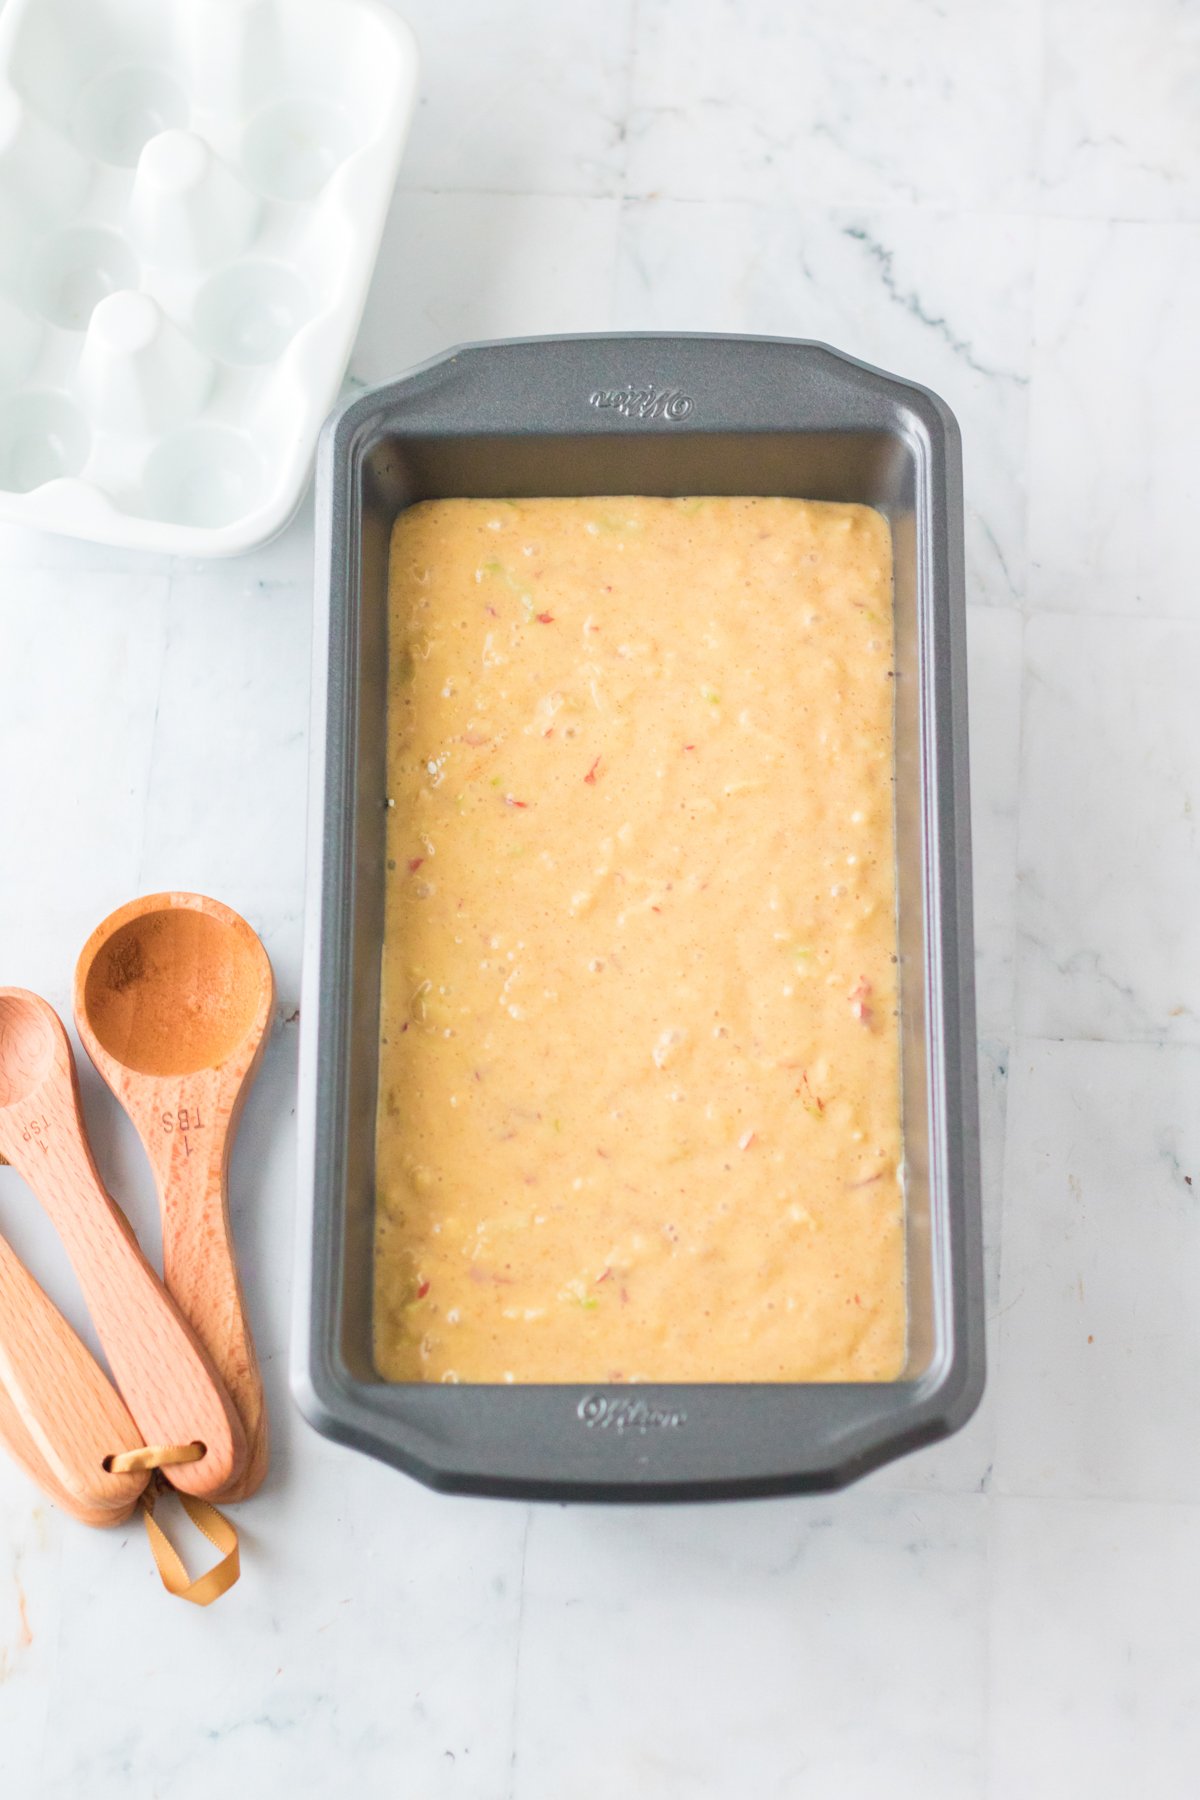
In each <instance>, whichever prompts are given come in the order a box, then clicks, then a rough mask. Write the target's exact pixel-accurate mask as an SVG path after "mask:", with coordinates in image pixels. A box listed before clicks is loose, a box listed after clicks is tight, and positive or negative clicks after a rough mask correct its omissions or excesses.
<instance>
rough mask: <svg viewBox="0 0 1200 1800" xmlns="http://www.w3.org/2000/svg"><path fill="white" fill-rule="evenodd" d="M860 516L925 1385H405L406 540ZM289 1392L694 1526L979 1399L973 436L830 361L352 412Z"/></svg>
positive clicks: (637, 345)
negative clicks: (887, 541) (705, 498)
mask: <svg viewBox="0 0 1200 1800" xmlns="http://www.w3.org/2000/svg"><path fill="white" fill-rule="evenodd" d="M553 494H785V495H787V494H790V495H799V496H804V497H807V498H810V499H820V500H844V501H861V502H865V503H866V504H868V505H871V506H876V507H878V508H880V510H881V511H883V512H884V513H885V514H886V515H887V517H888V519H889V520H890V522H891V527H892V532H893V538H894V547H895V571H896V574H895V605H896V638H897V643H896V670H897V681H896V704H897V721H896V722H897V769H896V775H897V780H896V791H897V841H898V862H899V941H900V958H901V1028H902V1038H903V1081H904V1141H905V1170H906V1195H907V1221H908V1224H907V1249H908V1304H909V1359H908V1365H907V1368H906V1370H905V1372H904V1375H903V1377H902V1378H901V1379H900V1380H898V1381H895V1382H889V1383H882V1384H870V1385H868V1384H849V1383H846V1384H842V1383H838V1384H828V1383H825V1384H822V1383H812V1384H808V1383H805V1384H721V1385H718V1384H707V1383H706V1384H703V1385H694V1386H692V1385H687V1386H685V1385H661V1386H660V1385H655V1386H650V1385H646V1386H638V1387H633V1388H631V1387H628V1386H626V1387H579V1386H566V1385H564V1386H511V1387H501V1386H491V1385H486V1386H485V1385H466V1384H464V1385H462V1386H441V1385H422V1384H411V1385H403V1386H398V1385H389V1384H388V1383H385V1382H383V1381H381V1380H380V1379H379V1377H378V1374H377V1373H376V1370H375V1367H374V1364H373V1361H372V1350H371V1309H372V1279H371V1261H372V1230H373V1210H374V1132H375V1097H376V1074H377V1046H378V1036H379V971H380V947H381V942H382V932H383V895H384V860H385V859H384V814H385V803H386V790H385V754H384V749H385V733H386V719H385V703H386V671H387V604H386V602H387V559H388V540H389V534H390V532H391V528H392V524H393V521H394V520H395V518H396V515H397V514H398V513H399V512H400V511H401V510H402V509H403V508H404V507H406V506H409V505H411V504H412V503H413V502H414V501H416V500H421V499H427V498H430V497H442V496H447V495H468V496H475V497H493V496H494V497H496V498H505V497H509V498H511V497H514V496H519V495H553ZM311 782H312V792H311V815H310V840H309V877H308V917H307V930H306V943H305V973H304V994H303V1006H302V1018H301V1067H300V1107H299V1139H300V1183H299V1185H300V1196H301V1207H300V1218H299V1227H298V1229H299V1239H300V1245H299V1253H300V1272H299V1280H298V1282H297V1292H296V1318H295V1331H294V1346H293V1387H294V1391H295V1394H296V1398H297V1400H298V1402H299V1404H300V1407H301V1409H302V1411H303V1412H304V1413H305V1415H306V1416H307V1417H308V1419H309V1420H310V1421H311V1422H312V1424H313V1425H315V1426H316V1427H317V1429H318V1430H319V1431H323V1432H325V1433H327V1434H328V1435H329V1436H330V1437H333V1438H337V1439H339V1440H340V1441H341V1442H343V1443H346V1444H351V1445H354V1446H355V1447H356V1448H358V1449H360V1450H365V1451H367V1452H368V1453H369V1454H371V1455H373V1456H378V1457H382V1458H383V1459H384V1460H385V1461H387V1462H391V1463H395V1464H396V1465H397V1466H398V1467H399V1468H402V1469H405V1470H407V1471H408V1473H409V1474H411V1475H414V1476H416V1477H417V1478H418V1479H419V1480H421V1481H425V1482H428V1483H429V1484H430V1485H431V1486H433V1487H438V1488H443V1489H449V1490H456V1491H460V1492H469V1493H482V1494H504V1495H512V1496H520V1497H524V1498H544V1499H558V1500H563V1499H581V1500H603V1499H612V1500H680V1499H704V1498H708V1499H716V1498H721V1497H726V1496H737V1495H753V1494H773V1493H785V1492H789V1491H796V1490H806V1489H809V1490H813V1489H821V1488H830V1487H837V1486H840V1485H841V1484H843V1483H845V1482H847V1481H850V1480H852V1479H853V1478H854V1477H856V1476H858V1475H861V1474H862V1473H864V1472H865V1471H866V1470H868V1469H870V1468H872V1467H874V1466H875V1465H876V1464H878V1463H880V1462H884V1461H886V1460H887V1459H888V1458H890V1457H895V1456H898V1455H901V1454H902V1453H904V1452H905V1451H909V1450H913V1449H915V1448H916V1447H917V1446H919V1445H921V1444H926V1443H929V1442H931V1441H932V1440H933V1439H935V1438H939V1437H942V1436H944V1435H946V1434H947V1433H949V1432H951V1431H954V1430H956V1429H957V1428H958V1427H959V1426H960V1425H962V1424H963V1423H964V1422H965V1420H966V1419H967V1418H968V1417H969V1416H970V1414H971V1412H972V1411H973V1410H974V1407H975V1405H976V1404H977V1402H978V1400H979V1397H980V1394H981V1392H982V1389H983V1380H984V1325H983V1277H982V1268H981V1252H980V1219H979V1151H978V1121H977V1102H976V1091H975V1032H974V1001H973V985H972V936H971V865H970V846H969V837H968V804H967V705H966V650H965V622H964V609H963V574H962V485H961V473H960V455H959V437H958V429H957V426H956V425H955V422H954V419H953V417H952V415H951V414H950V412H949V411H948V409H947V408H946V407H945V406H944V405H943V403H942V402H941V401H940V400H939V399H937V398H936V397H935V396H934V395H933V394H930V393H929V392H927V391H926V390H925V389H924V388H920V387H915V386H913V385H912V384H911V383H909V382H905V381H900V380H898V379H897V378H896V377H895V376H892V375H887V374H883V373H881V372H880V371H879V370H877V369H872V368H868V367H867V366H866V365H864V364H862V363H859V362H855V361H853V360H851V359H850V358H848V357H845V356H842V355H840V354H838V353H837V352H836V351H834V350H830V349H828V348H826V347H825V346H824V345H821V344H812V343H796V342H790V341H788V340H784V339H778V338H738V337H693V336H679V337H674V336H657V335H655V336H607V337H574V338H541V339H526V340H519V341H513V342H506V343H495V344H474V345H470V346H468V347H466V348H464V349H461V350H456V351H452V352H451V353H449V354H448V355H446V356H443V357H441V358H439V359H438V360H437V361H436V362H432V363H428V364H426V365H425V366H424V367H423V368H420V369H418V370H416V371H415V372H414V373H412V374H411V375H408V376H406V377H405V378H404V379H402V380H399V381H396V382H394V383H392V384H391V385H389V386H387V387H382V388H379V389H377V390H375V391H374V392H372V393H368V394H365V395H363V396H362V397H361V398H359V399H356V400H354V401H352V402H351V403H350V404H349V405H348V406H347V407H345V408H344V410H343V411H342V412H341V413H339V414H338V415H337V416H335V418H334V419H332V420H331V421H330V423H329V424H328V425H327V427H326V429H325V433H324V437H323V440H322V443H321V449H320V455H319V462H318V473H317V586H316V635H315V655H314V669H313V729H312V774H311Z"/></svg>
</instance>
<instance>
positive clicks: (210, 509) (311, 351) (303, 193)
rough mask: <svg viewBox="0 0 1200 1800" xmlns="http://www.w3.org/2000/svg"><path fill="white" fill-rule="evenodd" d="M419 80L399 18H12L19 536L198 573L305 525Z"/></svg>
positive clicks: (332, 8) (282, 8)
mask: <svg viewBox="0 0 1200 1800" xmlns="http://www.w3.org/2000/svg"><path fill="white" fill-rule="evenodd" d="M414 82H415V53H414V51H413V47H412V42H411V38H410V37H409V35H408V33H407V30H406V28H405V27H404V26H403V25H401V24H400V22H399V21H398V20H397V19H396V18H395V16H394V15H393V14H391V13H390V12H389V11H387V9H386V8H384V7H383V6H381V5H380V4H379V3H378V0H95V3H94V4H91V3H88V0H9V5H8V8H7V9H6V12H5V13H4V14H3V15H0V516H3V517H6V518H9V519H18V520H19V519H22V518H27V519H28V520H29V521H30V522H35V523H38V524H40V525H48V526H50V527H51V528H55V529H59V530H63V531H68V532H78V533H79V534H81V535H86V536H97V537H103V538H105V539H106V540H107V541H109V542H115V543H128V544H132V545H139V544H145V545H147V546H152V547H158V548H168V549H181V550H183V549H186V550H190V551H193V552H199V553H204V551H206V550H207V551H209V552H210V553H222V552H225V551H230V550H235V549H240V548H244V547H246V546H247V545H248V544H249V543H252V542H256V541H261V539H262V538H263V537H265V536H268V535H270V533H271V531H273V530H275V529H278V528H279V526H281V525H282V524H283V523H284V522H285V520H286V518H287V517H288V516H289V514H290V511H291V510H292V508H293V507H294V505H295V503H296V501H297V500H298V498H299V495H300V493H301V491H302V488H303V485H304V481H305V480H306V478H307V472H308V466H309V463H310V461H311V455H312V449H313V445H314V443H315V439H316V433H317V430H318V429H319V426H320V423H321V420H322V418H323V417H324V414H325V413H326V411H327V410H328V408H329V406H330V405H331V403H332V401H333V398H334V397H335V394H336V391H337V386H338V383H339V382H340V379H341V376H342V373H343V371H344V368H345V363H346V360H347V358H348V355H349V349H350V343H351V340H352V338H353V333H354V330H355V328H356V326H357V321H358V317H359V313H360V312H361V307H362V302H363V299H364V297H365V290H366V284H367V280H368V278H369V273H370V267H371V264H372V262H373V259H374V253H375V250H376V248H377V244H378V237H379V233H380V230H381V228H382V221H383V214H384V209H385V207H386V203H387V199H388V195H389V193H390V189H391V186H392V182H393V181H394V176H395V168H396V164H397V163H398V160H399V154H400V149H401V146H402V141H403V136H404V131H405V128H406V125H407V119H408V116H409V113H410V111H411V102H412V93H413V87H414Z"/></svg>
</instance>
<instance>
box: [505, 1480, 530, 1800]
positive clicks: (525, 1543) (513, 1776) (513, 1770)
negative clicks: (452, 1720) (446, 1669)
mask: <svg viewBox="0 0 1200 1800" xmlns="http://www.w3.org/2000/svg"><path fill="white" fill-rule="evenodd" d="M532 1530H533V1507H532V1506H528V1505H527V1506H526V1508H525V1530H524V1531H523V1532H522V1534H521V1572H520V1575H519V1577H518V1580H517V1631H516V1642H515V1644H514V1646H513V1674H512V1708H511V1711H510V1712H509V1718H508V1735H509V1740H510V1750H509V1760H508V1793H507V1795H506V1800H516V1792H517V1717H518V1714H519V1711H520V1699H521V1648H522V1644H523V1641H524V1636H525V1562H526V1558H527V1557H528V1554H529V1536H530V1533H531V1532H532Z"/></svg>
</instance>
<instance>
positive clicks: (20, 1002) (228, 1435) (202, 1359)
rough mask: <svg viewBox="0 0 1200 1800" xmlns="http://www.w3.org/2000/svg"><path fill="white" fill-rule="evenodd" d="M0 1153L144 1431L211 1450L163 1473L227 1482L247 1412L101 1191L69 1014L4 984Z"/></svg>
mask: <svg viewBox="0 0 1200 1800" xmlns="http://www.w3.org/2000/svg"><path fill="white" fill-rule="evenodd" d="M0 1154H2V1155H4V1156H6V1157H7V1158H8V1161H9V1162H10V1163H12V1165H13V1167H14V1168H15V1169H16V1170H17V1172H18V1174H20V1175H23V1176H24V1178H25V1180H26V1181H27V1182H28V1183H29V1185H30V1187H31V1188H32V1189H33V1190H34V1192H35V1194H36V1195H37V1196H38V1199H39V1200H40V1201H41V1202H42V1205H43V1206H44V1207H45V1209H46V1211H47V1212H48V1213H49V1215H50V1218H51V1220H52V1222H53V1224H54V1226H55V1228H56V1229H57V1231H58V1234H59V1236H60V1237H61V1238H62V1240H63V1243H64V1245H65V1246H66V1250H67V1254H68V1256H69V1257H70V1258H71V1262H72V1264H73V1265H74V1269H75V1273H76V1275H77V1276H78V1278H79V1285H80V1287H81V1288H82V1289H83V1297H84V1300H85V1301H86V1302H87V1307H88V1311H89V1312H90V1313H91V1315H92V1318H93V1319H94V1320H95V1324H96V1330H97V1331H98V1332H99V1334H100V1342H101V1343H102V1344H103V1345H104V1351H105V1355H106V1356H107V1357H108V1362H109V1366H110V1368H111V1369H112V1372H113V1375H114V1376H115V1378H116V1382H117V1386H118V1387H119V1388H120V1390H121V1397H122V1398H123V1400H124V1401H125V1403H126V1405H127V1406H128V1408H129V1410H130V1412H131V1413H132V1414H133V1417H134V1420H135V1421H136V1423H137V1428H138V1430H139V1432H140V1433H141V1435H142V1437H143V1438H144V1439H145V1440H146V1442H147V1443H150V1444H186V1443H193V1442H199V1443H202V1444H203V1445H204V1447H205V1448H204V1455H203V1456H201V1457H200V1458H199V1459H198V1460H197V1461H196V1462H189V1463H180V1464H178V1465H176V1466H175V1467H172V1468H170V1469H168V1470H166V1471H165V1472H166V1475H167V1479H168V1480H169V1481H171V1482H173V1483H174V1485H175V1486H176V1487H177V1488H181V1489H182V1490H183V1491H184V1492H185V1493H189V1494H202V1495H208V1494H212V1493H216V1492H218V1491H219V1490H221V1489H224V1488H225V1487H227V1486H228V1485H229V1483H230V1482H231V1481H234V1480H236V1479H238V1478H239V1477H240V1475H241V1473H242V1470H243V1468H244V1467H245V1460H246V1440H245V1433H244V1432H243V1430H242V1425H241V1420H240V1419H239V1418H238V1415H237V1413H236V1411H235V1410H234V1407H233V1404H232V1402H231V1401H230V1399H229V1396H228V1395H227V1394H226V1393H225V1390H224V1389H223V1388H222V1386H221V1382H220V1379H219V1377H218V1376H217V1374H216V1371H215V1370H214V1368H213V1366H212V1363H211V1362H210V1360H209V1358H208V1355H207V1353H206V1352H205V1350H204V1349H203V1347H202V1345H201V1344H200V1343H199V1341H198V1340H197V1338H196V1336H195V1334H194V1333H193V1331H192V1330H191V1328H190V1326H189V1325H188V1324H187V1323H186V1321H185V1320H184V1319H183V1318H182V1317H181V1316H180V1314H179V1312H178V1310H177V1309H176V1307H175V1304H174V1302H173V1301H172V1299H171V1296H170V1295H169V1294H168V1293H167V1290H166V1289H165V1288H164V1287H163V1285H162V1283H161V1282H160V1281H159V1279H158V1276H157V1275H156V1274H155V1273H154V1270H153V1269H152V1268H151V1267H150V1264H149V1263H148V1262H147V1261H146V1259H145V1257H144V1256H143V1255H142V1253H141V1250H140V1249H139V1248H138V1244H137V1240H136V1238H135V1237H134V1235H133V1232H132V1231H131V1230H130V1227H129V1224H128V1222H127V1221H126V1219H125V1216H124V1214H123V1213H122V1212H121V1211H120V1209H119V1208H118V1207H117V1205H116V1203H115V1201H113V1200H112V1199H110V1197H109V1195H108V1194H107V1193H106V1192H105V1190H104V1186H103V1184H102V1182H101V1180H100V1176H99V1174H98V1173H97V1170H96V1165H95V1163H94V1162H93V1161H92V1153H91V1150H90V1149H89V1147H88V1142H87V1137H86V1135H85V1133H84V1125H83V1117H82V1114H81V1112H80V1106H79V1081H78V1077H77V1075H76V1072H75V1058H74V1057H73V1056H72V1054H71V1046H70V1043H69V1042H68V1039H67V1034H66V1032H65V1031H64V1030H63V1026H62V1021H61V1020H60V1019H59V1017H58V1014H57V1013H56V1012H55V1011H54V1008H53V1007H52V1006H49V1005H47V1003H46V1001H45V1000H42V999H40V998H39V996H38V995H37V994H30V993H28V992H26V991H25V989H23V988H0Z"/></svg>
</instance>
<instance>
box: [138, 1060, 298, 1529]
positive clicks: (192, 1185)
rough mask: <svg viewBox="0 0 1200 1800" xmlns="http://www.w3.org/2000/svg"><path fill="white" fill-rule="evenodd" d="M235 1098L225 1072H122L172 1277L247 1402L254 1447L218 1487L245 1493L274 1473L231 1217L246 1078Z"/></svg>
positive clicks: (235, 1496)
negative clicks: (148, 1076) (233, 1152)
mask: <svg viewBox="0 0 1200 1800" xmlns="http://www.w3.org/2000/svg"><path fill="white" fill-rule="evenodd" d="M239 1087H240V1092H239V1093H237V1094H235V1095H234V1098H233V1101H232V1104H231V1102H230V1099H229V1095H228V1092H227V1090H226V1084H225V1082H224V1079H223V1077H222V1074H221V1071H219V1070H216V1069H211V1070H204V1071H202V1072H201V1073H199V1074H194V1075H184V1076H178V1077H175V1076H164V1077H161V1078H160V1079H158V1080H156V1081H155V1082H154V1083H153V1084H152V1085H150V1086H147V1084H146V1081H145V1078H142V1079H141V1080H140V1081H139V1082H137V1083H136V1084H135V1083H133V1082H131V1081H130V1080H128V1079H127V1078H125V1075H124V1072H123V1071H122V1072H118V1074H117V1079H116V1083H115V1092H116V1095H117V1098H118V1099H119V1100H120V1101H121V1103H122V1105H123V1106H124V1107H125V1110H126V1111H127V1112H128V1113H129V1116H130V1117H131V1119H132V1120H133V1122H134V1124H135V1125H136V1126H137V1129H138V1133H139V1135H140V1137H141V1139H142V1142H143V1144H144V1145H145V1147H146V1153H147V1155H148V1156H149V1158H150V1164H151V1167H152V1168H153V1170H154V1178H155V1181H156V1182H157V1184H158V1192H159V1200H160V1203H161V1207H162V1240H163V1279H164V1280H165V1282H166V1284H167V1287H168V1289H169V1290H170V1293H171V1296H172V1298H173V1299H174V1301H175V1304H176V1305H177V1306H178V1307H179V1310H180V1312H182V1314H183V1316H184V1318H185V1319H186V1320H187V1321H188V1323H189V1325H190V1326H191V1327H192V1329H193V1331H194V1332H195V1333H196V1336H197V1337H198V1338H199V1339H200V1342H201V1343H202V1344H203V1345H204V1348H205V1349H206V1350H207V1352H208V1354H209V1356H210V1357H211V1358H212V1360H213V1363H214V1365H215V1367H216V1369H217V1372H218V1374H219V1375H220V1377H221V1379H222V1381H223V1382H224V1383H225V1387H226V1389H227V1390H228V1393H229V1396H230V1398H231V1399H232V1401H233V1403H234V1405H235V1406H236V1408H237V1410H238V1415H239V1417H240V1418H241V1421H242V1426H243V1429H244V1430H245V1433H246V1441H247V1444H248V1446H249V1456H248V1460H247V1463H246V1467H245V1471H244V1472H243V1474H242V1475H241V1476H240V1478H238V1479H237V1480H235V1481H234V1482H233V1483H232V1484H231V1485H230V1486H229V1487H228V1488H226V1489H223V1490H222V1491H221V1493H220V1494H219V1495H218V1496H217V1497H218V1498H220V1499H224V1500H244V1499H246V1498H247V1497H248V1496H249V1495H250V1494H252V1493H254V1491H255V1489H256V1488H258V1487H259V1485H260V1484H261V1482H262V1479H263V1477H264V1476H265V1474H266V1472H267V1463H268V1460H269V1454H270V1450H269V1441H268V1431H267V1410H266V1403H265V1401H264V1398H263V1386H262V1375H261V1374H260V1372H259V1366H258V1357H257V1355H256V1353H255V1349H254V1338H253V1335H252V1334H251V1330H250V1325H249V1321H248V1319H247V1316H246V1302H245V1296H244V1294H243V1292H242V1284H241V1280H240V1278H239V1276H238V1268H237V1255H236V1251H235V1248H234V1242H233V1232H232V1229H231V1227H230V1222H229V1199H228V1188H227V1174H228V1164H229V1146H230V1143H231V1141H232V1137H233V1132H234V1129H235V1125H236V1115H237V1113H238V1112H239V1111H240V1102H241V1096H242V1094H244V1092H245V1087H244V1086H241V1083H240V1082H239Z"/></svg>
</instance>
